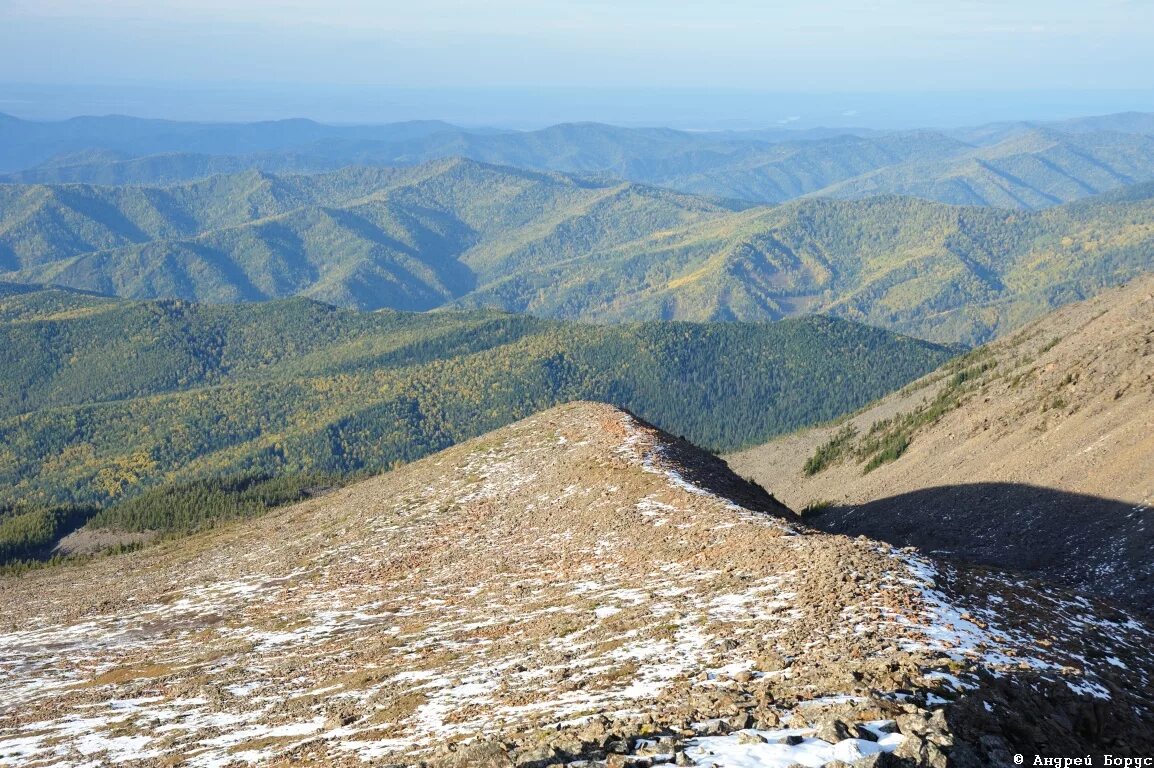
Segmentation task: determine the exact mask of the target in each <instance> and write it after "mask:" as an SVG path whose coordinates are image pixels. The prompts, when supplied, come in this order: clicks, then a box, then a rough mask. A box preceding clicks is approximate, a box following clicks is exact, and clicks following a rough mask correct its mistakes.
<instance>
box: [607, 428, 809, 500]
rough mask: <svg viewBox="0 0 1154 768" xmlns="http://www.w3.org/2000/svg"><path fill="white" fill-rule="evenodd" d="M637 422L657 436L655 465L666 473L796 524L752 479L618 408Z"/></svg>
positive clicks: (718, 459) (685, 441)
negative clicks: (657, 450) (659, 451)
mask: <svg viewBox="0 0 1154 768" xmlns="http://www.w3.org/2000/svg"><path fill="white" fill-rule="evenodd" d="M618 407H619V408H621V410H623V411H625V412H626V413H628V414H629V415H630V416H632V417H633V418H634V419H636V420H637V422H638V423H640V424H642V425H643V426H646V427H648V428H650V429H653V430H655V431H656V432H657V435H658V445H660V446H661V455H660V457H659V458H658V463H659V464H661V466H662V467H663V468H665V469H667V470H671V471H674V472H677V474H678V475H680V476H681V477H682V479H684V480H685V481H686V482H688V483H690V484H692V485H695V486H697V487H698V488H701V489H702V490H704V491H708V492H710V493H712V494H715V495H717V496H721V497H722V498H725V499H729V500H730V501H732V502H734V503H735V504H738V505H740V506H742V507H745V508H746V509H748V510H751V511H754V512H764V513H766V514H769V515H773V516H775V517H780V518H784V519H785V520H788V521H789V522H794V523H796V522H798V521H799V520H800V518H798V516H797V514H796V513H794V512H793V510H791V509H790V508H789V507H787V506H785V505H784V504H782V503H781V502H780V501H778V500H777V499H776V498H774V496H773V494H771V493H769V492H768V491H766V490H765V488H763V487H761V486H760V485H759V484H757V483H755V482H753V481H752V480H746V479H745V478H743V477H740V476H739V475H737V473H735V472H734V471H733V470H732V469H730V468H729V465H728V464H726V463H725V461H724V460H722V459H720V458H718V457H717V456H714V455H713V454H712V453H709V452H708V451H705V450H703V449H701V448H698V447H697V446H696V445H694V444H693V443H691V442H689V441H688V440H686V439H684V438H681V437H674V436H673V435H671V434H669V433H668V432H666V431H664V430H662V429H661V428H660V427H655V426H653V425H652V424H650V423H649V422H647V421H645V420H644V419H642V418H641V417H639V416H637V415H636V414H634V413H632V412H631V411H629V410H628V409H626V408H624V407H623V406H618Z"/></svg>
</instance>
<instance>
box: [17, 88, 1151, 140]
mask: <svg viewBox="0 0 1154 768" xmlns="http://www.w3.org/2000/svg"><path fill="white" fill-rule="evenodd" d="M1130 110H1136V111H1143V112H1149V111H1154V89H1151V90H1141V91H1139V90H1126V91H1122V90H1107V91H1032V92H974V91H970V92H952V93H951V92H945V93H942V92H938V93H912V92H911V93H790V92H779V93H772V92H765V91H740V90H727V89H716V90H706V89H661V88H648V89H647V88H628V89H626V88H620V89H612V88H602V89H597V88H569V89H565V88H544V87H542V88H528V87H521V88H472V89H469V88H455V89H449V88H427V89H426V88H394V87H384V86H324V85H307V86H289V85H284V84H264V85H261V84H187V83H181V84H150V85H139V84H137V85H115V86H110V85H27V84H5V83H0V112H2V113H8V114H12V115H16V116H19V117H23V118H27V119H33V120H58V119H63V118H68V117H74V116H77V115H109V114H121V115H134V116H137V117H159V118H167V119H174V120H208V121H249V120H274V119H282V118H289V117H308V118H312V119H314V120H320V121H322V122H329V123H388V122H395V121H401V120H418V119H440V120H447V121H449V122H452V123H457V124H459V125H465V126H495V127H505V128H540V127H543V126H546V125H552V124H555V123H563V122H577V121H598V122H606V123H614V124H618V125H632V126H639V125H645V126H669V127H674V128H685V129H690V130H692V129H702V130H715V129H743V128H762V127H783V128H786V127H788V128H814V127H819V126H822V127H864V128H881V129H887V128H920V127H938V128H951V127H958V126H963V125H978V124H982V123H987V122H995V121H1001V120H1058V119H1063V118H1068V117H1077V116H1083V115H1090V114H1108V113H1114V112H1123V111H1130Z"/></svg>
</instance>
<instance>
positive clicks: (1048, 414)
mask: <svg viewBox="0 0 1154 768" xmlns="http://www.w3.org/2000/svg"><path fill="white" fill-rule="evenodd" d="M968 370H969V371H970V372H971V373H972V374H973V377H972V378H970V379H969V380H967V381H966V382H965V383H964V384H963V385H962V386H961V387H959V391H960V392H961V406H960V407H958V408H956V409H954V410H951V411H949V412H947V413H945V414H944V415H943V416H942V417H941V418H940V419H939V420H936V421H934V422H933V423H930V424H926V425H924V426H922V427H920V428H919V429H918V430H917V431H916V432H915V433H914V434H913V436H912V439H911V441H910V444H909V447H908V448H907V449H906V450H905V453H904V454H902V456H901V457H900V458H898V459H897V460H896V461H893V462H891V463H887V464H882V465H881V466H880V467H878V468H876V469H873V470H872V471H869V472H866V471H865V469H866V464H865V462H864V461H863V460H862V458H861V457H860V456H855V455H852V453H851V455H848V456H845V457H843V459H842V460H840V461H836V462H833V463H832V464H831V465H830V466H828V467H826V468H825V469H823V470H821V471H820V472H817V473H816V474H813V475H807V474H806V473H805V471H804V467H805V464H806V461H807V460H808V459H809V458H810V457H812V456H813V455H814V454H815V451H816V450H817V448H818V446H820V445H822V444H823V443H825V442H826V441H828V440H829V439H830V438H831V437H832V436H833V435H834V434H835V433H837V432H838V431H839V430H841V429H844V428H845V427H846V425H853V427H854V428H855V429H856V431H857V437H856V439H855V443H856V444H860V443H861V442H862V441H863V440H864V439H865V438H866V436H867V435H868V433H869V432H870V430H871V428H872V427H873V426H874V425H876V424H880V423H883V422H884V421H885V420H887V419H893V418H894V417H895V416H898V417H900V415H901V414H909V413H913V412H915V411H916V410H917V409H918V408H919V407H921V406H923V405H924V404H925V403H928V402H930V401H932V400H934V398H935V397H936V396H937V394H938V393H939V392H940V391H941V390H942V387H943V386H945V385H947V384H948V383H949V382H950V380H951V379H952V377H954V376H956V375H957V373H959V371H939V372H937V373H935V374H931V375H930V376H928V377H926V379H924V380H923V381H921V382H918V383H916V384H915V385H912V386H911V387H907V388H906V389H905V390H904V391H902V392H899V393H895V394H894V395H892V396H890V397H888V398H886V399H884V400H882V401H881V402H879V403H877V404H876V405H875V406H873V407H871V408H868V409H866V410H865V411H863V412H861V413H859V414H857V415H855V416H853V417H852V418H850V419H847V420H846V421H845V422H843V423H841V424H837V425H830V426H826V427H820V428H816V429H811V430H805V431H802V432H799V433H797V434H793V435H788V436H786V437H783V438H781V439H778V440H775V441H773V442H771V443H768V444H766V445H764V446H760V447H757V448H753V449H751V450H748V451H744V452H742V453H739V454H735V455H733V456H729V457H727V459H728V461H729V463H730V465H731V466H732V467H733V468H734V470H735V471H737V472H738V473H739V474H741V475H743V476H747V477H752V478H754V479H755V480H757V481H759V482H762V483H765V484H767V485H768V484H772V488H773V491H774V493H775V494H777V496H778V498H780V499H782V500H783V501H784V502H785V503H786V504H788V505H790V506H791V507H793V508H794V509H798V510H801V509H804V508H806V507H811V508H816V511H817V512H818V514H815V515H814V516H812V517H807V522H809V524H810V525H814V526H817V527H821V528H823V529H825V530H829V531H832V532H837V533H849V534H864V535H867V536H870V537H872V538H880V539H883V540H885V541H889V542H891V543H894V544H897V545H903V546H904V545H913V546H917V547H919V548H921V549H922V550H923V551H926V552H934V553H938V554H941V555H943V556H948V557H952V558H955V559H957V560H961V561H965V562H977V563H982V564H985V565H994V566H998V567H1003V568H1010V569H1014V570H1019V571H1028V572H1031V573H1033V574H1034V575H1037V576H1041V577H1044V578H1046V579H1048V580H1053V581H1057V582H1059V583H1064V584H1067V585H1070V586H1075V587H1078V588H1081V589H1086V590H1088V591H1092V592H1094V593H1096V594H1099V595H1102V596H1105V597H1108V598H1109V599H1111V600H1115V601H1122V602H1125V603H1127V604H1129V605H1130V606H1132V607H1134V608H1137V609H1139V610H1143V611H1146V612H1154V559H1152V558H1151V557H1150V552H1151V550H1152V549H1154V278H1149V277H1147V278H1142V279H1138V280H1135V281H1134V282H1132V283H1131V284H1129V285H1127V286H1124V287H1122V288H1118V289H1112V290H1109V291H1106V292H1103V293H1102V294H1100V295H1098V296H1096V297H1095V298H1093V299H1091V300H1089V301H1085V302H1081V303H1079V304H1074V305H1070V306H1068V307H1065V308H1063V309H1060V310H1058V311H1057V312H1055V313H1053V314H1052V315H1050V316H1048V317H1046V318H1043V319H1042V320H1040V321H1038V322H1037V323H1034V324H1033V325H1030V326H1027V327H1026V328H1024V329H1022V330H1021V331H1019V332H1017V333H1015V334H1012V335H1011V336H1009V337H1007V338H1006V339H1004V340H1000V341H997V342H994V343H993V344H990V345H988V346H987V347H986V348H984V349H983V350H982V354H980V355H978V356H976V357H975V358H974V359H973V364H972V365H971V366H969V368H968Z"/></svg>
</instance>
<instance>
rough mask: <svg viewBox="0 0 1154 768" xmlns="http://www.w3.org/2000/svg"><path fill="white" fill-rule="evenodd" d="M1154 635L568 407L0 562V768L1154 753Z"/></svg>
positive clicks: (966, 760) (623, 417) (932, 760)
mask: <svg viewBox="0 0 1154 768" xmlns="http://www.w3.org/2000/svg"><path fill="white" fill-rule="evenodd" d="M1152 647H1154V632H1152V631H1151V629H1150V628H1149V627H1148V626H1146V625H1144V624H1142V623H1141V622H1139V621H1137V620H1135V619H1134V618H1133V617H1131V616H1129V615H1127V614H1125V613H1123V612H1121V611H1118V610H1116V609H1114V608H1111V607H1109V606H1107V605H1104V604H1099V603H1095V602H1092V601H1089V600H1086V599H1083V598H1079V597H1076V596H1073V595H1069V594H1065V593H1061V592H1053V591H1042V590H1039V589H1038V588H1037V587H1036V586H1034V585H1032V584H1030V583H1027V582H1024V581H1021V580H1019V579H1016V578H1011V577H1007V576H1004V575H1002V574H1000V573H998V572H993V571H969V570H966V569H961V568H957V567H953V566H948V565H944V564H942V563H939V562H936V561H934V560H931V559H928V558H926V557H924V556H922V555H920V554H918V553H916V552H913V551H903V550H897V549H894V548H892V547H890V546H887V545H884V544H879V543H877V542H874V541H870V540H867V539H864V538H857V539H850V538H845V537H842V536H835V535H829V534H825V533H820V532H817V531H813V530H810V529H807V528H805V527H803V526H801V525H800V523H799V522H798V521H797V518H796V517H795V516H794V515H793V514H792V513H791V512H790V511H789V510H787V509H785V508H784V507H782V506H781V505H779V504H777V503H776V502H775V501H773V499H772V498H771V497H770V496H768V495H767V494H765V492H764V491H762V490H761V489H760V488H758V487H756V486H754V485H751V484H748V483H745V482H743V481H741V480H740V479H739V478H737V477H736V476H735V475H733V474H732V473H730V472H729V471H728V469H727V468H726V466H725V465H724V463H722V462H720V461H719V460H717V459H715V458H714V457H711V456H709V455H708V454H704V453H701V452H699V451H697V450H696V449H694V448H693V447H692V446H690V445H688V444H687V443H684V442H682V441H678V440H676V439H674V438H672V437H670V436H668V435H666V434H664V433H661V432H660V431H658V430H656V429H654V428H652V427H650V426H649V425H646V424H644V423H643V422H640V421H639V420H637V419H635V418H633V417H632V416H630V415H629V414H626V413H624V412H621V411H618V410H616V409H613V408H610V407H608V406H604V405H597V404H589V403H577V404H571V405H568V406H562V407H560V408H556V409H553V410H550V411H547V412H545V413H543V414H540V415H538V416H535V417H532V418H530V419H527V420H525V421H522V422H519V423H517V424H514V425H512V426H510V427H507V428H505V429H502V430H499V431H497V432H495V433H492V434H490V435H487V436H484V437H482V438H478V439H476V440H473V441H470V442H468V443H464V444H462V445H459V446H456V447H454V448H451V449H449V450H447V451H444V452H442V453H440V454H436V455H434V456H431V457H429V458H427V459H424V460H422V461H419V462H416V463H414V464H412V465H409V466H407V467H404V468H402V469H400V470H397V471H395V472H392V473H389V474H386V475H382V476H380V477H377V478H374V479H371V480H368V481H365V482H363V483H360V484H358V485H355V486H352V487H349V488H347V489H343V490H341V491H338V492H335V493H333V494H331V495H328V496H325V497H323V498H318V499H313V500H310V501H308V502H305V503H302V504H300V505H297V506H294V507H291V508H288V509H285V510H283V511H280V512H277V513H273V514H270V515H268V516H266V517H264V518H261V519H259V520H255V521H250V522H247V523H243V524H237V525H233V526H228V527H223V528H220V529H217V530H214V531H211V532H209V533H206V534H204V535H201V536H197V537H192V538H190V539H186V540H181V541H176V542H167V543H163V544H159V545H155V546H153V547H150V548H148V549H145V550H143V551H141V552H138V553H134V554H130V555H124V556H119V557H115V558H112V557H110V558H106V559H103V560H99V561H94V562H92V563H90V564H88V565H85V566H77V567H65V568H58V569H52V570H45V571H41V572H34V573H31V574H28V575H26V576H24V577H21V578H7V579H3V580H0V677H2V678H3V679H5V680H6V683H5V696H4V704H3V708H2V709H0V764H7V765H23V766H47V765H53V766H59V765H75V766H79V765H94V764H103V763H107V762H114V761H115V762H123V763H126V764H138V765H174V764H181V765H191V766H219V765H226V764H229V763H230V762H232V761H241V762H246V763H258V764H289V763H293V764H298V763H304V764H310V763H311V764H323V765H346V764H347V765H360V764H364V763H368V762H372V761H376V763H375V764H388V765H436V766H526V767H528V766H538V767H542V766H547V765H570V766H573V767H574V768H576V767H577V766H587V767H588V766H623V765H635V766H645V765H652V764H659V763H669V762H676V763H677V764H681V765H702V766H718V765H726V766H731V768H733V767H738V766H744V765H763V766H764V765H772V766H778V765H780V766H782V767H783V768H784V766H786V765H789V764H792V763H795V762H801V763H803V764H806V765H814V766H816V765H825V764H831V763H834V762H836V761H841V762H854V763H861V764H862V765H878V764H885V763H887V762H891V761H898V762H900V761H904V764H909V765H914V764H918V765H933V766H943V765H945V764H946V761H947V759H948V760H949V764H950V765H981V764H991V763H999V762H1002V761H1004V760H1006V759H1007V757H1008V755H1009V754H1011V753H1013V752H1028V751H1030V750H1031V749H1033V750H1036V751H1041V750H1042V749H1043V747H1045V748H1046V749H1048V750H1050V751H1055V750H1057V751H1059V752H1061V750H1063V749H1069V750H1071V751H1070V752H1069V753H1070V754H1074V753H1077V754H1083V753H1084V752H1085V751H1086V750H1090V749H1107V750H1109V751H1112V752H1113V753H1114V754H1128V753H1136V754H1141V753H1146V754H1149V753H1150V751H1151V750H1152V749H1154V740H1152V737H1151V736H1150V734H1151V733H1154V729H1152V728H1151V727H1150V726H1151V725H1152V724H1154V718H1152V716H1151V708H1152V706H1154V701H1152V700H1151V695H1150V690H1151V680H1150V675H1151V670H1154V651H1151V648H1152ZM1074 750H1077V751H1076V752H1075V751H1074ZM891 764H893V763H892V762H891Z"/></svg>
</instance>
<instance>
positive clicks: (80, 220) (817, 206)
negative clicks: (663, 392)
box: [0, 159, 1154, 343]
mask: <svg viewBox="0 0 1154 768" xmlns="http://www.w3.org/2000/svg"><path fill="white" fill-rule="evenodd" d="M1152 206H1154V184H1151V185H1139V186H1136V187H1129V188H1126V189H1124V190H1119V191H1117V192H1114V193H1110V194H1107V195H1102V196H1098V197H1095V198H1091V199H1089V200H1086V201H1081V202H1078V203H1071V204H1067V205H1063V206H1057V207H1053V208H1049V209H1046V210H1043V211H1038V212H1013V211H1005V210H1000V209H995V208H989V207H959V206H952V205H946V204H942V203H934V202H929V201H925V200H920V199H915V198H907V197H877V198H869V199H866V200H860V201H855V200H846V201H839V200H831V199H812V200H801V201H794V202H791V203H787V204H784V205H780V206H774V207H766V206H750V205H749V204H745V203H733V202H724V201H719V200H716V199H711V198H703V197H695V196H692V195H686V194H681V193H677V192H671V191H668V190H663V189H658V188H655V187H649V186H644V185H637V184H631V183H628V182H619V181H613V180H596V179H589V178H586V177H579V176H568V175H564V174H558V173H538V172H535V171H524V170H517V169H512V168H507V167H502V166H492V165H486V164H481V163H476V162H473V161H469V160H462V159H456V160H445V161H437V162H433V163H430V164H426V165H419V166H412V167H403V168H356V169H345V170H341V171H336V172H333V173H326V174H314V175H298V176H274V175H269V174H265V173H261V172H256V171H250V172H246V173H242V174H237V175H232V176H214V177H211V178H209V179H206V180H202V181H197V182H190V183H187V184H182V185H177V186H170V187H134V186H120V187H100V186H90V185H71V184H65V185H0V279H3V280H7V281H11V282H18V283H33V284H39V283H50V284H55V285H63V286H69V287H74V288H80V289H84V290H91V291H98V292H101V293H107V294H113V295H119V296H124V297H130V298H161V297H176V298H182V299H187V300H197V301H215V302H222V301H224V302H230V301H259V300H265V299H270V298H278V297H286V296H295V295H299V296H305V297H310V298H315V299H319V300H322V301H326V302H329V303H332V304H336V305H339V306H346V307H355V308H361V309H377V308H382V307H387V308H393V309H402V310H428V309H433V308H437V307H458V308H462V307H495V308H498V309H502V310H506V311H516V312H529V313H532V314H536V315H539V316H547V317H558V318H569V319H582V320H594V321H606V320H608V321H627V320H650V319H683V320H693V321H712V320H746V321H762V320H775V319H780V318H782V317H788V316H793V315H799V314H807V313H815V312H821V313H827V314H833V315H838V316H842V317H845V318H849V319H853V320H856V321H860V322H866V323H870V324H873V325H878V326H882V327H886V328H890V329H893V330H897V331H900V332H902V333H909V334H912V335H917V336H920V337H923V338H928V339H933V340H935V341H940V342H963V343H980V342H982V341H985V340H988V339H989V338H991V337H992V336H993V335H995V334H997V333H1001V332H1003V331H1005V330H1008V329H1010V328H1013V327H1016V326H1017V325H1020V324H1021V323H1023V322H1025V321H1027V320H1030V319H1033V318H1035V317H1037V316H1040V315H1041V314H1043V313H1044V312H1045V311H1047V310H1049V309H1051V308H1053V307H1054V306H1058V305H1060V304H1062V303H1065V302H1068V301H1071V300H1076V299H1080V298H1084V297H1086V296H1089V295H1091V294H1092V293H1093V292H1094V291H1096V290H1098V289H1100V288H1102V287H1105V286H1109V285H1114V284H1117V283H1120V282H1122V281H1124V280H1126V279H1128V278H1130V277H1133V276H1134V275H1136V274H1139V273H1141V272H1142V271H1144V270H1147V269H1150V268H1151V266H1154V249H1152V247H1151V230H1150V227H1149V225H1148V221H1149V219H1150V215H1151V208H1152Z"/></svg>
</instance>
